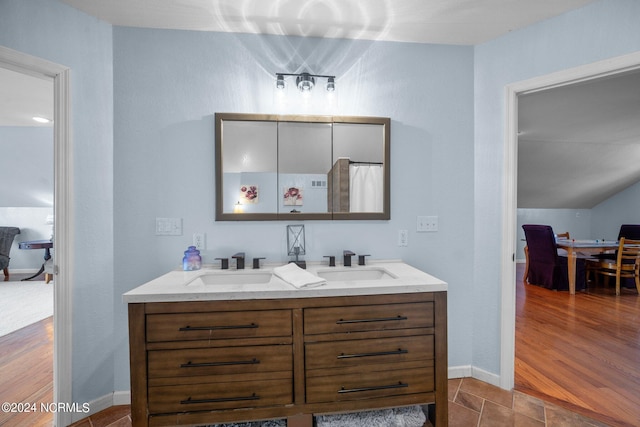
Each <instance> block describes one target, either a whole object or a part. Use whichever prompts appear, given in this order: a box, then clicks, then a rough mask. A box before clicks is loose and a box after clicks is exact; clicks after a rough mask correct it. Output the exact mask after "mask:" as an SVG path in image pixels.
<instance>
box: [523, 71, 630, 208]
mask: <svg viewBox="0 0 640 427" xmlns="http://www.w3.org/2000/svg"><path fill="white" fill-rule="evenodd" d="M638 181H640V70H636V71H634V72H629V73H624V74H617V75H614V76H609V77H605V78H601V79H597V80H592V81H589V82H583V83H575V84H571V85H568V86H563V87H557V88H553V89H549V90H546V91H541V92H536V93H531V94H527V95H521V96H519V98H518V207H520V208H548V209H554V208H555V209H560V208H564V209H590V208H592V207H594V206H595V205H597V204H598V203H600V202H602V201H604V200H606V199H608V198H609V197H611V196H613V195H614V194H616V193H618V192H620V191H621V190H623V189H625V188H627V187H629V186H630V185H633V184H635V183H636V182H638Z"/></svg>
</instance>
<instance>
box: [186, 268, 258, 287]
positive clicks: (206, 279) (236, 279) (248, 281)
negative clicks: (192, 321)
mask: <svg viewBox="0 0 640 427" xmlns="http://www.w3.org/2000/svg"><path fill="white" fill-rule="evenodd" d="M270 280H271V273H266V272H259V273H257V272H256V273H250V272H246V273H237V272H233V271H231V272H224V273H205V274H203V275H201V276H198V277H196V278H195V279H193V280H192V281H190V282H188V283H187V285H254V284H259V283H269V281H270Z"/></svg>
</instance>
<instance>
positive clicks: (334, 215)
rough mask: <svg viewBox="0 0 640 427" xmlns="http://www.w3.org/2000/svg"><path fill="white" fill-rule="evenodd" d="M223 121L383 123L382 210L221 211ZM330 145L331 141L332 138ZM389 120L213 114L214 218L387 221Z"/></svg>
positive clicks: (388, 210) (239, 219) (377, 118)
mask: <svg viewBox="0 0 640 427" xmlns="http://www.w3.org/2000/svg"><path fill="white" fill-rule="evenodd" d="M224 121H260V122H301V123H332V124H333V123H345V124H377V125H382V126H383V132H384V141H383V157H384V160H383V163H384V170H383V177H384V178H383V179H384V186H383V187H384V188H383V191H384V196H383V197H384V200H383V210H382V212H315V213H305V212H300V213H290V212H286V213H285V212H283V213H279V212H273V213H272V212H269V213H229V212H227V213H225V212H224V209H223V203H224V200H223V199H224V197H223V194H224V180H223V169H222V166H223V165H222V157H223V156H222V154H223V146H224V141H223V135H222V128H223V126H222V124H223V122H224ZM332 144H333V141H332ZM390 146H391V119H389V118H387V117H364V116H316V115H309V116H306V115H276V114H243V113H216V114H215V168H216V171H215V190H216V212H215V214H216V216H215V220H216V221H273V220H280V221H294V220H388V219H390V218H391V171H390V153H391V149H390Z"/></svg>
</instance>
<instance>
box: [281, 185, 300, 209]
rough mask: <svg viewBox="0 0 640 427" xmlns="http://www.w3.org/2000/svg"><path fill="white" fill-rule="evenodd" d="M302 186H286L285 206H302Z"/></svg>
mask: <svg viewBox="0 0 640 427" xmlns="http://www.w3.org/2000/svg"><path fill="white" fill-rule="evenodd" d="M302 190H303V188H302V187H285V188H284V205H285V206H302V204H303V203H302V202H303V200H302Z"/></svg>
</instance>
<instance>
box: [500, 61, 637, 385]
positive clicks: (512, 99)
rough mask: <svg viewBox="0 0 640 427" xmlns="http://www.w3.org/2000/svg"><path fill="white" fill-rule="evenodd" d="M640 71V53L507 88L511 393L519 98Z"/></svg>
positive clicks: (511, 378) (505, 307)
mask: <svg viewBox="0 0 640 427" xmlns="http://www.w3.org/2000/svg"><path fill="white" fill-rule="evenodd" d="M637 69H640V52H635V53H631V54H628V55H622V56H618V57H614V58H610V59H605V60H602V61H598V62H594V63H591V64H586V65H580V66H578V67H574V68H570V69H566V70H562V71H558V72H555V73H551V74H547V75H544V76H539V77H534V78H532V79H529V80H524V81H520V82H516V83H512V84H509V85H507V86H506V87H505V114H506V117H505V120H504V123H505V129H504V147H503V154H504V158H503V163H504V170H503V177H504V179H503V186H502V218H503V221H502V236H503V239H502V250H501V259H502V260H503V262H502V273H501V284H502V291H501V320H500V325H501V328H500V335H501V336H500V342H501V346H500V387H501V388H504V389H507V390H511V389H513V387H514V384H515V326H516V308H515V297H516V288H515V286H514V285H513V284H514V283H515V280H516V269H515V248H516V239H517V230H516V226H517V206H518V205H517V196H518V194H517V193H518V182H517V180H518V96H519V95H524V94H527V93H534V92H539V91H542V90H547V89H552V88H554V87H561V86H567V85H570V84H574V83H579V82H585V81H589V80H593V79H597V78H601V77H606V76H611V75H615V74H619V73H623V72H627V71H632V70H637Z"/></svg>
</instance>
